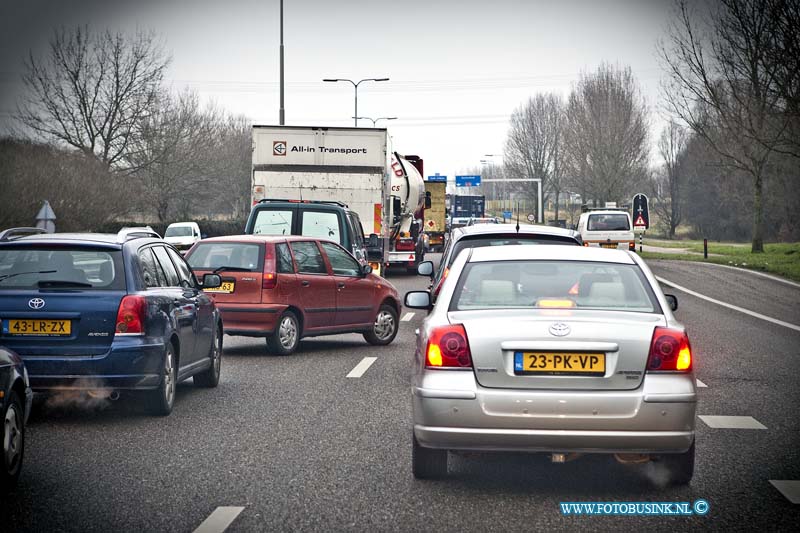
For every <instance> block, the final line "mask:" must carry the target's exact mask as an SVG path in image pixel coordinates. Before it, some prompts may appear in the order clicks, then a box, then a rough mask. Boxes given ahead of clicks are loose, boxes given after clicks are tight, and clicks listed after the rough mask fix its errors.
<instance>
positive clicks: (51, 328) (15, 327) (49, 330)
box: [3, 319, 72, 337]
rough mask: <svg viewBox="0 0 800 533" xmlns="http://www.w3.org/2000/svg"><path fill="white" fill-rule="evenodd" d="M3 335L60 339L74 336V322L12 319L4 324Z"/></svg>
mask: <svg viewBox="0 0 800 533" xmlns="http://www.w3.org/2000/svg"><path fill="white" fill-rule="evenodd" d="M3 333H4V334H6V335H41V336H45V337H60V336H66V335H71V334H72V322H70V321H69V320H17V319H11V320H8V321H4V322H3Z"/></svg>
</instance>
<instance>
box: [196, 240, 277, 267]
mask: <svg viewBox="0 0 800 533" xmlns="http://www.w3.org/2000/svg"><path fill="white" fill-rule="evenodd" d="M262 249H263V245H260V244H248V243H241V242H208V243H204V242H202V241H201V242H200V243H199V244H197V245H196V246H195V247H194V250H193V251H192V255H190V256H189V257H187V258H186V261H187V262H188V263H189V266H190V267H192V269H193V270H216V269H218V268H220V267H229V268H232V269H237V270H240V271H242V272H261V270H262V269H263V267H262V266H261V265H262V258H263V253H262Z"/></svg>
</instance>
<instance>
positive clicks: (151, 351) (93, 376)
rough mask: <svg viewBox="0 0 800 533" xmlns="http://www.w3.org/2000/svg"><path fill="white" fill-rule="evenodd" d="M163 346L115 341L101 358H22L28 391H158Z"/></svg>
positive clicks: (152, 342) (152, 341)
mask: <svg viewBox="0 0 800 533" xmlns="http://www.w3.org/2000/svg"><path fill="white" fill-rule="evenodd" d="M164 353H165V350H164V343H163V342H162V341H160V340H158V341H156V340H155V339H135V338H127V339H124V340H123V341H121V342H119V343H118V342H117V341H115V342H114V343H113V344H112V345H111V348H110V349H109V351H108V352H106V353H104V354H100V355H69V356H65V355H28V356H26V355H22V356H21V357H22V359H23V360H24V361H25V366H26V367H27V369H28V376H29V378H30V383H31V389H33V390H34V391H35V392H46V391H55V390H96V389H125V390H148V389H154V388H156V387H158V385H159V382H160V380H161V369H162V368H163V361H164Z"/></svg>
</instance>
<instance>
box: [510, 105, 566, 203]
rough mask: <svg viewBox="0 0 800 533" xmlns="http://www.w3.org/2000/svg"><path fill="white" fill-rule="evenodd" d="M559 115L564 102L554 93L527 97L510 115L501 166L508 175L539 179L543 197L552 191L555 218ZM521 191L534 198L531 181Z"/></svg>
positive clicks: (559, 138)
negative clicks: (503, 165)
mask: <svg viewBox="0 0 800 533" xmlns="http://www.w3.org/2000/svg"><path fill="white" fill-rule="evenodd" d="M563 114H564V104H563V102H562V100H561V98H560V97H559V96H558V95H556V94H553V93H548V94H538V95H536V96H534V97H533V98H530V99H529V100H528V101H527V102H526V103H525V104H524V105H522V106H520V107H519V108H517V109H516V110H515V111H514V113H513V114H512V115H511V124H510V128H509V132H508V137H507V139H506V148H505V156H504V162H505V168H506V169H507V171H508V172H507V173H508V174H509V175H510V176H511V177H518V178H527V179H539V180H541V182H542V191H543V196H545V193H547V192H552V193H553V194H555V200H556V218H558V196H559V194H560V193H561V190H562V185H561V179H560V178H561V169H562V168H563V167H562V166H561V165H559V154H560V153H562V152H561V142H562V133H561V127H562V122H563V120H562V117H563ZM521 190H523V191H525V192H526V196H528V197H529V198H531V199H536V194H537V187H536V186H535V185H534V184H533V183H526V184H525V185H524V186H523V187H521ZM543 200H544V199H543ZM542 205H544V201H543V202H542Z"/></svg>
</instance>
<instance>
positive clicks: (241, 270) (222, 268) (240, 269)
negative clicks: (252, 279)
mask: <svg viewBox="0 0 800 533" xmlns="http://www.w3.org/2000/svg"><path fill="white" fill-rule="evenodd" d="M223 270H228V271H230V272H251V271H252V270H251V269H249V268H242V267H232V266H221V267H217V268H215V269H214V271H213V272H214V274H216V273H217V272H222V271H223Z"/></svg>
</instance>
